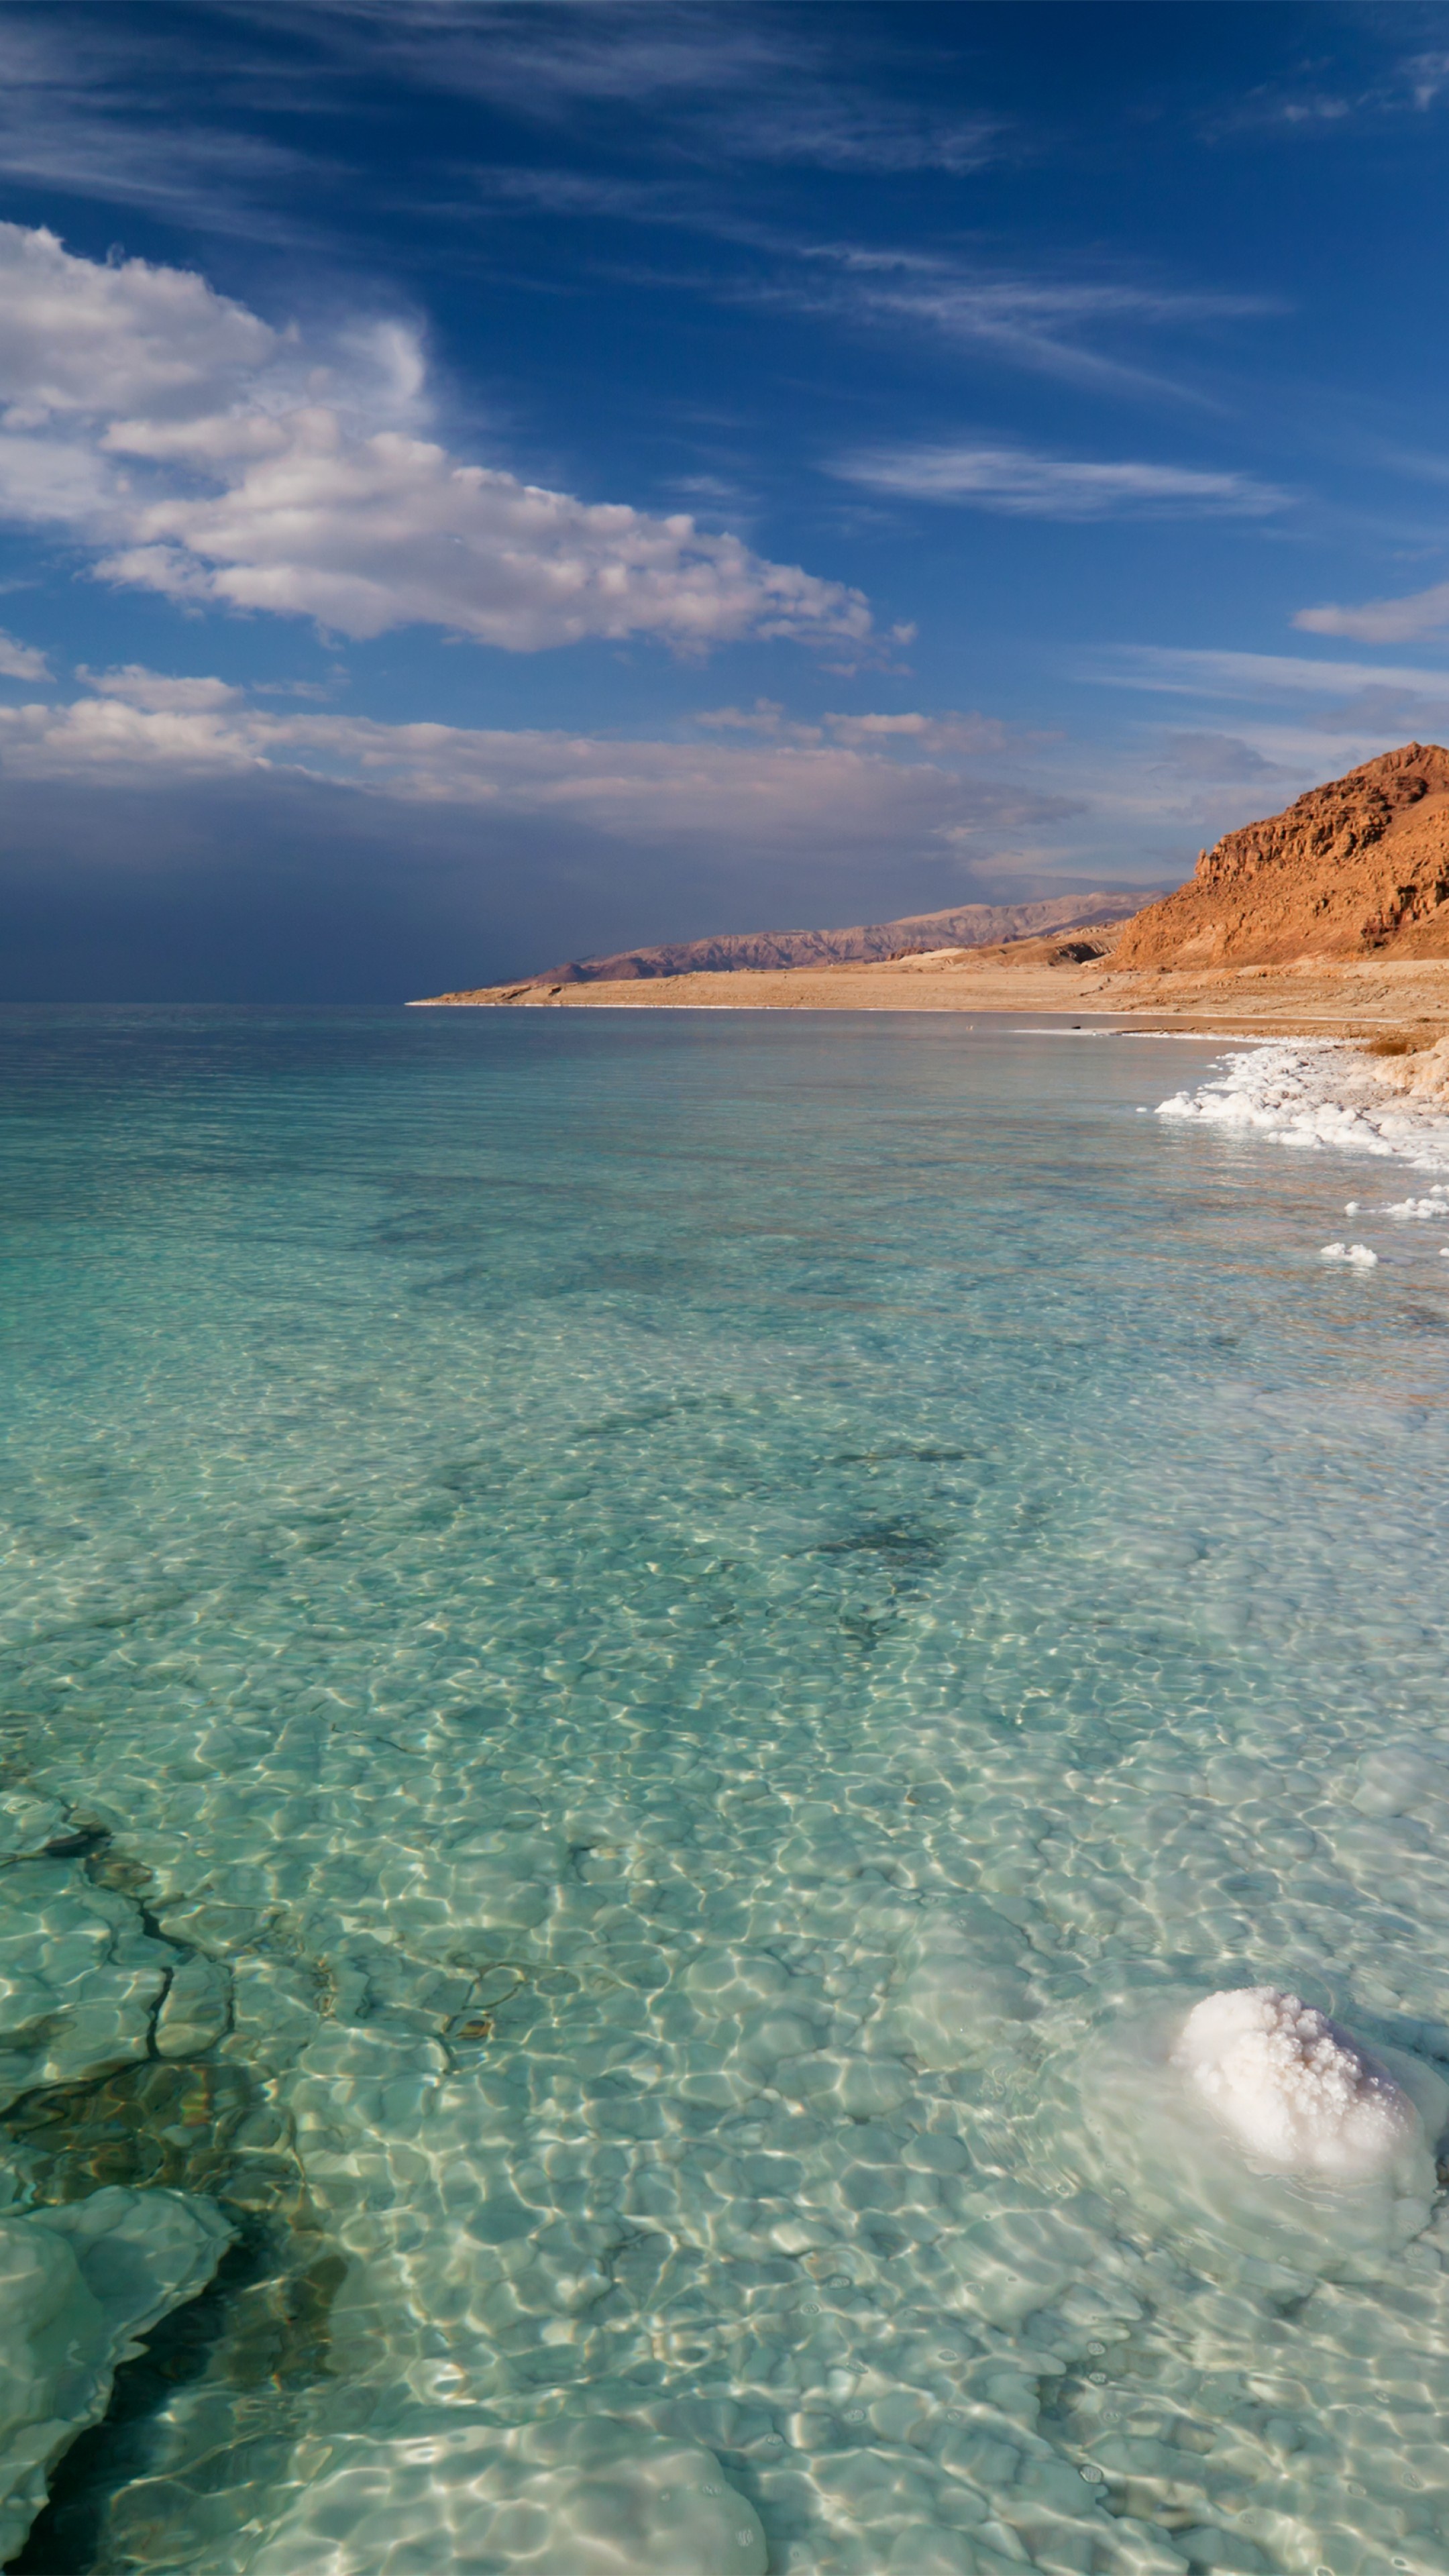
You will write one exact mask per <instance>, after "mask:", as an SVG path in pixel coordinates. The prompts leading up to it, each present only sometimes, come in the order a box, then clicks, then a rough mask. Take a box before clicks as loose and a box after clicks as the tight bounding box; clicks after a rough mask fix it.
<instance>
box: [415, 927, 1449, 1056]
mask: <svg viewBox="0 0 1449 2576" xmlns="http://www.w3.org/2000/svg"><path fill="white" fill-rule="evenodd" d="M1056 945H1057V943H1055V942H1054V941H1050V940H1021V941H1016V942H1013V943H1012V945H1011V946H1010V947H1004V948H993V949H966V950H959V949H958V950H947V951H940V950H937V951H928V952H926V953H924V954H921V955H916V956H913V957H908V958H900V959H895V960H892V961H889V962H886V963H875V962H871V963H867V964H858V963H854V962H852V963H850V964H842V965H836V966H824V967H810V966H796V967H778V968H767V969H758V968H742V969H739V970H737V971H735V972H732V973H726V972H712V973H705V974H690V975H671V976H667V977H666V976H660V977H658V978H647V979H646V978H640V979H638V980H630V981H627V982H614V983H604V982H600V983H596V984H588V983H579V984H562V985H552V986H549V985H540V984H511V985H489V986H479V987H476V988H474V989H473V990H471V991H457V992H452V993H438V994H432V995H429V996H427V997H425V998H422V999H419V1000H417V1001H413V1002H410V1003H409V1004H408V1005H407V1008H408V1009H410V1010H595V1011H598V1010H629V1011H641V1010H646V1011H647V1010H674V1011H679V1010H696V1011H721V1010H723V1011H739V1012H744V1011H762V1012H764V1011H768V1012H771V1013H775V1012H781V1011H837V1012H850V1013H860V1014H871V1015H874V1014H878V1013H883V1012H930V1013H931V1014H932V1015H941V1014H952V1013H962V1012H966V1013H981V1014H983V1015H990V1016H993V1017H994V1016H996V1015H998V1014H1003V1013H1004V1014H1012V1015H1021V1014H1032V1013H1040V1014H1042V1015H1043V1016H1046V1017H1051V1018H1065V1019H1079V1020H1093V1021H1098V1022H1102V1023H1110V1024H1112V1025H1113V1026H1116V1027H1121V1028H1122V1030H1123V1031H1124V1033H1126V1032H1127V1031H1130V1030H1132V1029H1137V1030H1139V1031H1140V1032H1141V1033H1142V1034H1144V1035H1148V1034H1159V1035H1163V1036H1182V1037H1194V1036H1200V1037H1205V1038H1215V1037H1222V1038H1241V1039H1243V1040H1245V1041H1251V1040H1254V1039H1258V1038H1275V1037H1276V1038H1288V1037H1294V1036H1303V1037H1309V1036H1316V1037H1333V1038H1341V1039H1346V1040H1349V1041H1352V1040H1353V1039H1356V1038H1368V1039H1371V1038H1376V1037H1382V1036H1384V1035H1385V1034H1386V1033H1389V1032H1393V1033H1397V1034H1401V1035H1403V1036H1404V1037H1405V1039H1406V1040H1407V1041H1408V1042H1409V1043H1411V1044H1412V1045H1414V1046H1416V1047H1423V1046H1430V1045H1432V1044H1434V1043H1435V1041H1436V1040H1437V1039H1438V1038H1440V1037H1442V1036H1445V1035H1449V959H1442V960H1441V959H1422V958H1413V959H1403V960H1400V959H1384V960H1375V959H1360V958H1355V959H1353V960H1351V961H1349V962H1346V963H1343V964H1339V963H1336V962H1334V961H1331V960H1327V959H1321V958H1300V959H1294V960H1292V961H1291V962H1289V963H1288V964H1285V965H1283V966H1271V967H1264V966H1249V967H1239V968H1236V969H1231V968H1230V969H1227V970H1222V969H1219V970H1216V971H1213V970H1192V969H1182V968H1159V969H1154V970H1152V971H1151V972H1146V973H1134V972H1126V971H1122V970H1117V971H1114V970H1113V968H1112V963H1111V957H1110V952H1109V953H1108V954H1107V955H1106V956H1104V957H1102V958H1098V959H1094V960H1092V961H1090V962H1089V963H1083V964H1078V963H1076V962H1071V963H1067V962H1062V963H1058V962H1056V959H1055V956H1054V950H1055V948H1056Z"/></svg>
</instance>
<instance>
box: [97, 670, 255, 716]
mask: <svg viewBox="0 0 1449 2576" xmlns="http://www.w3.org/2000/svg"><path fill="white" fill-rule="evenodd" d="M79 677H80V678H81V679H82V680H84V681H85V683H86V686H87V687H88V688H90V689H93V690H94V691H95V693H96V695H97V696H98V697H102V698H120V699H121V700H123V702H124V703H125V705H127V706H128V707H141V708H144V709H145V711H146V712H147V713H148V714H152V715H176V714H180V715H193V714H210V713H212V712H214V711H215V710H216V709H218V708H221V707H238V706H241V705H242V704H243V701H244V693H243V691H242V690H240V689H234V688H232V687H231V686H230V684H229V683H228V682H227V681H226V680H184V679H183V680H178V679H171V678H168V676H167V675H166V674H165V673H164V672H162V671H148V670H147V669H146V667H145V665H144V664H143V663H141V662H127V663H125V664H123V666H122V668H121V669H120V670H119V671H88V670H87V669H86V667H85V664H84V663H82V664H81V665H80V670H79Z"/></svg>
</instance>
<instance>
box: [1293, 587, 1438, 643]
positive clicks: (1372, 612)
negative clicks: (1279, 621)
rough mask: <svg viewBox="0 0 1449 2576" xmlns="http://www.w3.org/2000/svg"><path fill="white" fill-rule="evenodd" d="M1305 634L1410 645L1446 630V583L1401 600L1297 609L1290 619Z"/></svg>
mask: <svg viewBox="0 0 1449 2576" xmlns="http://www.w3.org/2000/svg"><path fill="white" fill-rule="evenodd" d="M1293 623H1294V625H1295V626H1297V627H1299V628H1300V629H1301V630H1302V632H1303V633H1304V634H1306V635H1347V636H1350V637H1351V638H1352V639H1353V640H1354V642H1355V643H1358V644H1412V643H1415V642H1417V640H1418V638H1419V637H1420V636H1421V635H1437V634H1440V633H1442V632H1443V630H1444V628H1445V627H1449V581H1436V582H1433V583H1431V585H1430V587H1429V588H1428V589H1427V590H1413V591H1410V592H1408V594H1407V595H1406V596H1405V597H1404V598H1402V599H1369V600H1365V601H1364V602H1363V603H1362V605H1361V606H1359V607H1357V608H1339V607H1335V606H1334V605H1333V604H1332V603H1329V604H1327V605H1325V606H1324V607H1322V608H1300V609H1299V611H1298V613H1297V615H1296V617H1295V618H1294V620H1293Z"/></svg>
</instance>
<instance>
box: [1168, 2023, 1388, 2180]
mask: <svg viewBox="0 0 1449 2576" xmlns="http://www.w3.org/2000/svg"><path fill="white" fill-rule="evenodd" d="M1173 2062H1174V2064H1175V2065H1176V2066H1178V2067H1179V2068H1180V2069H1181V2070H1182V2072H1183V2073H1184V2074H1185V2075H1186V2077H1187V2079H1188V2082H1189V2083H1190V2084H1191V2085H1192V2086H1193V2087H1194V2088H1195V2090H1196V2091H1197V2092H1198V2093H1200V2094H1201V2095H1202V2096H1203V2098H1204V2099H1205V2100H1206V2101H1207V2102H1209V2103H1210V2104H1211V2105H1212V2108H1213V2111H1214V2112H1215V2114H1216V2115H1217V2117H1218V2119H1219V2120H1220V2121H1221V2122H1222V2124H1223V2126H1224V2128H1226V2129H1227V2130H1229V2131H1230V2132H1231V2134H1232V2135H1233V2136H1234V2137H1235V2138H1236V2139H1237V2140H1238V2142H1239V2144H1240V2145H1242V2146H1243V2147H1245V2148H1246V2149H1247V2150H1248V2152H1249V2154H1250V2155H1252V2156H1254V2157H1257V2158H1260V2159H1261V2160H1262V2161H1263V2162H1264V2163H1265V2164H1268V2165H1272V2166H1276V2167H1277V2168H1278V2169H1279V2170H1280V2171H1282V2172H1288V2173H1303V2174H1319V2175H1325V2176H1328V2177H1330V2178H1332V2179H1333V2180H1336V2181H1361V2180H1364V2179H1366V2178H1367V2177H1369V2176H1371V2175H1373V2174H1375V2173H1378V2172H1381V2171H1384V2170H1386V2169H1387V2168H1389V2167H1391V2166H1392V2165H1394V2164H1395V2163H1396V2162H1397V2161H1398V2159H1399V2158H1400V2157H1401V2156H1402V2154H1403V2152H1404V2150H1405V2148H1406V2146H1408V2145H1409V2144H1410V2143H1411V2142H1412V2140H1413V2139H1414V2137H1415V2134H1416V2132H1417V2129H1418V2115H1417V2113H1416V2111H1415V2109H1414V2106H1413V2104H1412V2103H1411V2102H1410V2101H1409V2099H1408V2097H1407V2095H1406V2094H1404V2093H1402V2092H1401V2091H1400V2089H1399V2087H1398V2085H1397V2084H1396V2083H1395V2082H1394V2079H1393V2077H1392V2076H1391V2075H1390V2074H1389V2072H1388V2070H1387V2068H1385V2067H1383V2066H1380V2065H1379V2064H1378V2063H1377V2062H1376V2060H1375V2059H1373V2058H1372V2057H1369V2056H1367V2055H1366V2054H1365V2052H1364V2051H1363V2050H1362V2049H1361V2048H1360V2047H1359V2046H1358V2044H1357V2042H1356V2041H1355V2040H1353V2039H1351V2038H1350V2037H1349V2034H1348V2032H1347V2031H1346V2030H1342V2029H1340V2027H1339V2025H1338V2024H1337V2022H1333V2021H1330V2020H1329V2018H1328V2016H1327V2014H1326V2013H1321V2012H1319V2011H1318V2010H1317V2009H1316V2007H1315V2006H1313V2005H1312V2004H1305V2003H1303V2002H1302V2001H1301V2000H1300V1998H1299V1997H1298V1996H1297V1995H1293V1994H1287V1993H1285V1992H1284V1990H1283V1989H1282V1988H1281V1987H1280V1986H1247V1987H1242V1988H1239V1989H1238V1990H1236V1991H1235V1992H1231V1993H1227V1994H1217V1995H1208V1996H1207V1997H1206V1998H1205V2000H1204V2001H1203V2002H1202V2003H1200V2004H1198V2005H1196V2006H1195V2007H1194V2009H1193V2011H1192V2012H1190V2013H1189V2014H1188V2017H1187V2020H1186V2022H1185V2023H1184V2024H1183V2028H1182V2035H1181V2037H1180V2038H1179V2040H1178V2043H1177V2047H1176V2048H1175V2050H1174V2051H1173Z"/></svg>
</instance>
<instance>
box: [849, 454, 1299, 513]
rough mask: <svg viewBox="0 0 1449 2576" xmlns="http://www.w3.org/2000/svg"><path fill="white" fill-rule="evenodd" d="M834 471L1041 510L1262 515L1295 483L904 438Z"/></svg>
mask: <svg viewBox="0 0 1449 2576" xmlns="http://www.w3.org/2000/svg"><path fill="white" fill-rule="evenodd" d="M830 470H831V472H832V473H833V474H836V475H838V476H839V477H840V478H841V479H842V480H843V481H845V482H850V483H861V484H864V485H865V486H866V487H867V488H868V489H870V490H872V491H876V492H893V493H898V494H900V495H901V496H902V498H904V499H910V500H918V501H962V502H966V503H969V504H974V506H975V507H976V508H978V509H984V510H1001V511H1006V512H1009V513H1011V514H1013V515H1015V516H1018V517H1024V518H1038V519H1104V518H1123V517H1132V518H1141V517H1151V518H1163V517H1171V518H1183V517H1186V518H1202V517H1208V518H1218V517H1234V518H1262V517H1263V516H1265V515H1266V514H1267V513H1268V512H1269V511H1271V510H1278V509H1281V508H1282V507H1283V506H1284V504H1285V502H1286V499H1287V495H1286V493H1283V492H1279V491H1275V490H1274V489H1273V487H1272V486H1271V485H1270V484H1266V483H1259V482H1256V481H1255V480H1254V479H1253V477H1252V476H1250V475H1247V474H1234V473H1226V474H1224V473H1210V472H1204V471H1202V470H1201V469H1199V468H1197V467H1194V466H1186V465H1150V464H1143V463H1137V462H1128V463H1120V464H1112V463H1108V464H1099V463H1097V462H1095V461H1092V460H1089V459H1086V458H1078V457H1065V456H1047V455H1040V454H1036V453H1034V452H1033V451H1031V450H1030V449H1027V448H1022V447H966V446H962V447H953V446H941V447H904V448H890V449H876V450H871V451H867V452H865V453H863V454H861V455H857V456H847V457H842V458H840V459H839V460H838V461H837V462H836V463H835V464H834V465H833V466H832V467H831V469H830Z"/></svg>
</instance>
